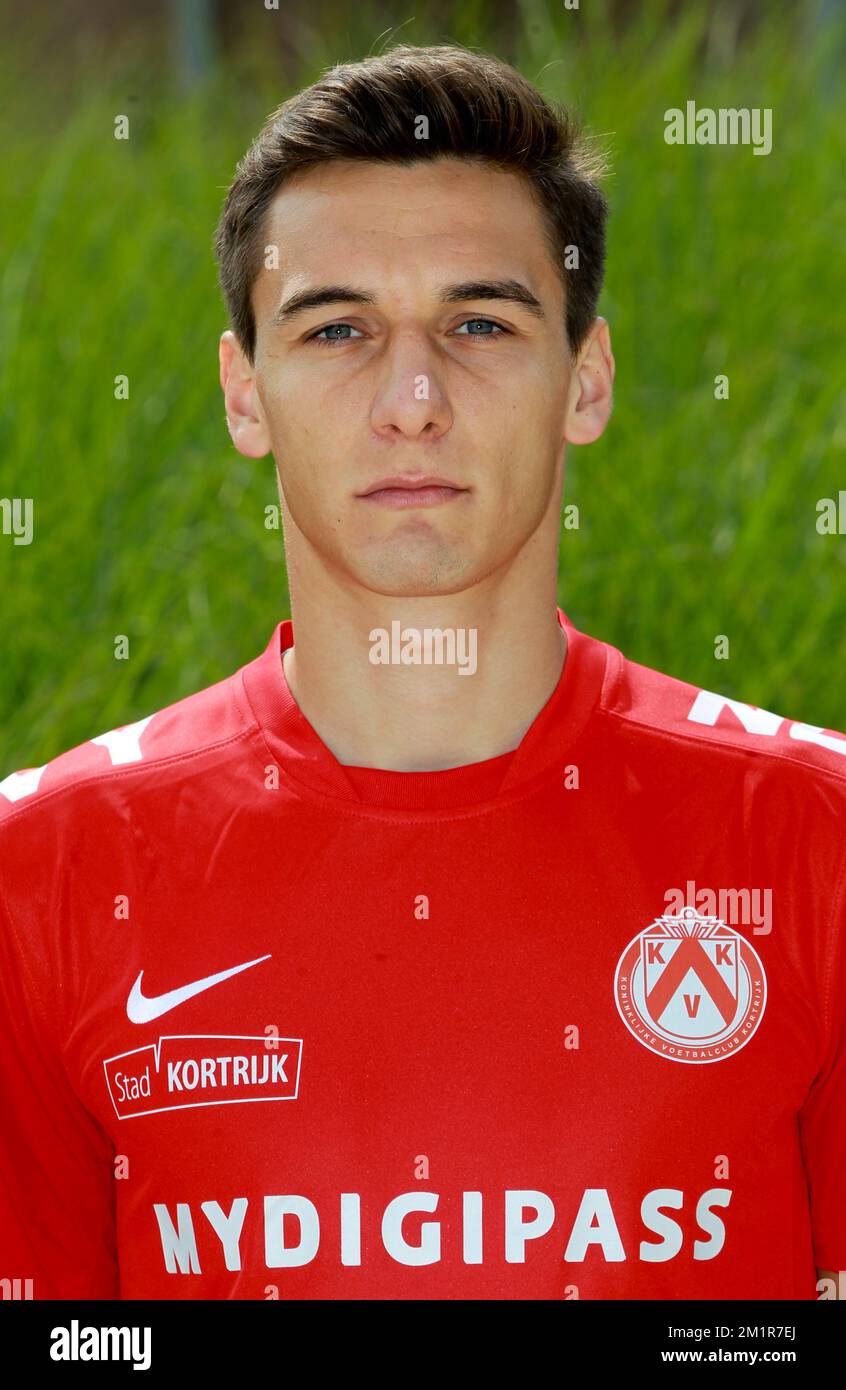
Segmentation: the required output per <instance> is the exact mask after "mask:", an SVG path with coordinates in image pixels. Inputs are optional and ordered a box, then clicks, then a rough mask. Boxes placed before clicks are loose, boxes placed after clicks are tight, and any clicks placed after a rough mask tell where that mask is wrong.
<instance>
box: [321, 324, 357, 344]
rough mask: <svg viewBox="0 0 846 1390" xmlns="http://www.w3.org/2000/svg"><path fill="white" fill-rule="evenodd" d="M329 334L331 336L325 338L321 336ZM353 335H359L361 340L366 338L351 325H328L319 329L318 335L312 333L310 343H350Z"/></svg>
mask: <svg viewBox="0 0 846 1390" xmlns="http://www.w3.org/2000/svg"><path fill="white" fill-rule="evenodd" d="M324 333H328V334H329V335H330V336H329V337H328V338H324V337H322V336H321V335H322V334H324ZM353 333H357V334H358V336H359V337H360V338H362V337H364V334H363V333H361V332H360V331H359V330H358V329H357V328H353V326H352V324H351V323H327V325H326V327H325V328H319V329H318V330H317V332H316V333H312V335H311V338H310V339H309V342H312V343H321V344H327V343H328V344H329V346H330V347H331V345H332V344H333V343H348V342H349V341H350V338H351V336H352V334H353Z"/></svg>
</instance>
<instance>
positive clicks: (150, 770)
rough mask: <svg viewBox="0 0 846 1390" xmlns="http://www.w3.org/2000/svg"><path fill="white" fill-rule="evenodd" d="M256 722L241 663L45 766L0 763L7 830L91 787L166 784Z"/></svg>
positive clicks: (0, 814)
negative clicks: (9, 768) (217, 678)
mask: <svg viewBox="0 0 846 1390" xmlns="http://www.w3.org/2000/svg"><path fill="white" fill-rule="evenodd" d="M253 728H254V721H253V719H252V714H251V711H250V707H249V704H248V702H247V699H246V695H245V693H244V691H243V686H242V682H241V672H240V671H236V672H235V673H234V674H232V675H230V676H227V677H226V678H225V679H223V680H221V681H218V682H216V683H215V684H214V685H210V686H208V687H206V688H205V689H204V690H199V691H196V692H194V693H193V694H191V695H187V696H185V697H184V698H183V699H180V700H177V701H175V702H174V703H173V704H170V705H167V706H165V707H164V708H162V709H160V710H156V711H154V712H153V713H152V714H147V715H145V716H144V717H143V718H141V719H136V720H133V721H132V722H130V723H128V724H122V725H119V726H118V727H116V728H114V729H109V730H106V731H105V732H104V733H100V734H95V735H94V736H93V737H92V738H89V739H86V740H84V741H83V742H82V743H79V744H77V745H76V746H75V747H72V748H69V749H68V750H67V751H66V752H63V753H60V754H59V755H58V756H57V757H55V758H53V759H51V760H50V761H48V762H45V763H43V764H41V765H40V766H36V767H27V768H21V769H19V770H17V771H11V772H8V773H7V774H6V775H5V776H3V774H2V771H0V831H3V830H6V829H7V828H9V827H10V826H11V825H13V824H16V823H17V824H20V823H26V822H29V821H31V820H32V819H33V817H35V820H36V821H37V822H39V823H43V814H44V813H45V812H47V810H48V808H53V809H55V810H56V811H59V810H60V808H61V807H62V806H63V805H65V804H66V803H67V802H68V801H69V800H70V801H72V802H74V803H79V802H80V800H81V799H84V798H85V793H86V790H87V789H91V790H93V791H95V792H96V793H97V795H98V797H99V798H100V799H101V800H102V798H103V796H105V797H106V799H108V798H109V796H110V795H111V794H114V796H115V798H116V799H120V798H122V796H123V795H124V793H125V792H127V791H129V790H130V789H135V790H138V788H139V787H141V788H143V787H144V786H146V785H149V784H151V783H152V784H155V785H160V784H161V783H162V781H165V782H166V781H167V779H168V774H169V772H171V771H177V772H178V770H179V769H180V768H181V767H182V766H183V765H184V764H186V763H188V762H193V761H194V760H197V759H202V758H212V759H214V757H215V756H225V752H226V750H227V748H229V747H231V746H232V745H233V744H237V742H238V741H239V740H241V739H244V738H246V737H248V736H249V735H250V733H251V732H252V730H253Z"/></svg>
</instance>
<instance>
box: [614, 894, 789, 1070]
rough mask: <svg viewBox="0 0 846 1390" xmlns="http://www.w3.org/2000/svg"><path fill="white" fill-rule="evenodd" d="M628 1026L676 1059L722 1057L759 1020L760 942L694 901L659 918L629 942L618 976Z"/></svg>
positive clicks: (762, 992) (762, 984)
mask: <svg viewBox="0 0 846 1390" xmlns="http://www.w3.org/2000/svg"><path fill="white" fill-rule="evenodd" d="M614 997H615V1000H616V1003H617V1009H618V1010H619V1013H620V1017H621V1018H622V1020H623V1022H624V1023H625V1025H626V1027H627V1028H628V1029H629V1031H630V1032H631V1033H633V1034H634V1036H635V1037H636V1038H637V1040H638V1042H640V1043H643V1045H644V1047H648V1048H650V1049H651V1050H652V1051H653V1052H657V1053H658V1055H659V1056H660V1057H666V1058H668V1059H669V1060H670V1061H673V1062H701V1063H702V1062H721V1061H724V1060H725V1058H727V1057H731V1056H732V1055H733V1054H734V1053H735V1052H739V1051H740V1049H741V1047H745V1046H746V1044H747V1043H748V1041H749V1039H750V1038H751V1037H752V1035H753V1033H754V1032H755V1030H756V1029H757V1027H758V1024H759V1023H760V1022H761V1019H762V1017H763V1014H764V1006H765V1004H766V999H767V981H766V976H765V975H764V967H763V965H762V963H761V958H760V956H759V955H758V953H757V951H756V950H755V949H754V947H753V946H752V945H751V944H750V943H749V942H748V941H747V940H746V939H745V937H743V936H741V935H740V933H739V932H737V931H735V930H734V928H733V927H730V926H727V925H726V923H725V922H723V921H722V919H721V918H719V917H705V916H703V915H702V914H701V913H699V912H697V911H696V909H695V908H693V907H684V908H682V910H681V911H680V912H678V913H665V914H663V915H662V916H660V917H656V918H655V920H654V922H652V923H651V925H650V926H648V927H646V928H645V929H644V930H643V931H641V932H638V934H637V936H635V937H634V938H633V939H632V940H631V941H630V942H629V944H628V945H627V946H626V948H625V950H624V951H623V953H622V955H621V956H620V960H619V962H618V964H617V970H616V973H615V976H614Z"/></svg>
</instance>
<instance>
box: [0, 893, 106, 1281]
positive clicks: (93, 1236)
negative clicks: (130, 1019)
mask: <svg viewBox="0 0 846 1390" xmlns="http://www.w3.org/2000/svg"><path fill="white" fill-rule="evenodd" d="M26 946H27V943H26V938H25V937H23V936H21V937H18V936H16V935H15V931H14V928H13V926H12V922H11V918H10V916H9V913H8V910H7V908H6V905H5V902H4V900H3V896H2V890H0V1277H2V1278H4V1279H9V1280H10V1281H11V1280H20V1281H21V1289H22V1290H25V1289H26V1281H28V1280H31V1281H32V1285H31V1289H32V1297H33V1298H34V1299H49V1298H60V1299H70V1298H89V1299H114V1298H118V1297H119V1296H120V1295H119V1284H120V1281H119V1272H118V1263H117V1253H116V1238H115V1216H114V1168H113V1161H114V1153H113V1149H112V1145H111V1142H110V1140H109V1137H108V1135H107V1134H106V1133H105V1131H104V1130H103V1129H102V1127H101V1126H100V1125H99V1124H98V1123H97V1122H96V1120H95V1119H94V1117H93V1116H92V1115H91V1114H90V1112H89V1111H88V1110H87V1109H86V1108H85V1106H84V1105H83V1104H82V1102H81V1101H80V1099H79V1097H78V1096H77V1095H76V1093H75V1091H74V1089H73V1087H72V1085H71V1083H70V1080H69V1078H68V1076H67V1073H66V1071H65V1068H64V1065H63V1061H62V1057H61V1054H60V1049H59V1046H58V1040H57V1039H56V1038H55V1037H54V1036H53V1034H52V1032H51V1030H50V1027H49V1023H48V1019H49V997H50V986H51V984H52V988H53V989H55V985H56V982H55V981H53V982H48V979H47V974H48V972H47V970H46V962H44V961H43V960H41V961H39V960H37V959H36V956H37V952H36V951H35V950H34V948H32V947H31V948H30V949H29V950H27V949H26ZM22 1296H26V1294H22Z"/></svg>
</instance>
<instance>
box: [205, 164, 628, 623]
mask: <svg viewBox="0 0 846 1390" xmlns="http://www.w3.org/2000/svg"><path fill="white" fill-rule="evenodd" d="M261 241H262V246H263V247H264V246H275V247H278V248H279V252H278V263H279V269H263V270H262V272H261V274H260V276H259V278H258V279H257V281H256V283H255V285H254V287H253V295H252V302H253V307H254V312H255V319H256V332H257V340H256V356H255V364H254V370H250V368H249V364H247V363H246V359H245V358H244V357H243V355H242V354H241V353H240V350H239V349H238V346H237V341H236V340H235V339H234V337H233V335H232V334H225V335H224V340H226V342H225V343H222V346H221V364H222V380H223V382H224V386H225V390H226V397H227V412H228V416H229V422H230V429H231V431H232V436H233V439H234V442H235V444H236V446H237V447H238V448H240V449H241V450H242V452H244V453H246V454H249V455H252V456H261V455H262V454H264V453H266V452H267V450H268V449H272V452H273V455H274V458H275V460H276V465H277V469H278V472H279V478H280V486H281V492H282V495H283V507H284V511H285V534H286V545H287V546H288V548H289V550H290V549H291V546H292V526H293V528H294V531H293V535H294V536H295V537H296V544H297V546H299V547H300V555H301V556H302V554H303V548H304V549H305V550H308V549H309V548H310V549H311V551H312V552H313V555H314V556H316V557H318V559H319V561H320V562H322V564H323V565H324V566H329V567H330V568H331V569H333V570H334V571H335V572H336V573H337V574H338V575H339V576H342V577H343V578H344V580H345V581H346V582H357V583H358V584H360V585H362V586H363V587H364V588H366V589H368V590H371V591H375V592H378V593H382V594H391V595H406V596H411V595H418V594H419V595H423V594H435V593H454V592H457V591H460V590H463V589H466V588H469V587H470V586H471V585H473V584H474V583H477V582H479V581H480V580H482V579H484V578H486V577H487V576H488V575H490V574H492V573H494V572H495V571H496V570H498V569H502V568H504V567H506V566H508V565H509V563H510V562H511V561H512V559H513V557H514V556H515V555H516V554H517V553H518V552H520V551H521V550H522V549H523V547H525V546H526V544H527V542H528V541H529V539H530V538H531V537H532V536H533V535H534V534H535V532H536V531H537V530H538V528H539V527H540V526H541V524H542V523H543V522H544V520H545V519H546V521H547V527H548V530H549V534H550V535H551V536H554V538H555V543H556V544H557V537H558V527H559V517H558V511H559V509H560V483H561V469H562V463H563V449H564V443H565V440H566V439H567V438H570V439H574V440H575V442H580V443H581V442H588V440H589V439H591V438H595V437H596V435H597V434H598V433H601V429H602V427H603V426H604V423H605V419H606V418H607V413H608V408H610V378H612V377H613V358H611V356H610V347H608V345H607V325H605V324H604V321H603V320H599V319H598V320H596V321H595V323H594V328H593V331H592V335H591V340H590V346H589V349H588V350H587V351H586V352H583V354H582V359H583V360H584V361H585V364H586V365H585V368H584V372H583V374H582V377H581V379H580V374H579V372H578V371H576V372H575V373H574V372H573V369H572V364H571V362H570V357H569V352H568V345H567V341H566V334H565V326H564V290H563V286H562V282H561V279H560V277H559V275H558V273H557V271H556V266H555V263H554V261H553V259H552V255H551V252H550V248H549V245H548V242H547V239H546V236H545V228H544V224H543V220H542V217H541V213H540V210H539V208H538V206H537V204H536V202H535V200H534V197H533V196H532V194H531V191H530V188H529V186H528V184H527V183H526V182H525V181H524V180H523V179H522V178H521V177H520V176H518V175H515V174H512V173H506V172H503V171H502V170H499V169H496V168H494V167H493V166H485V165H479V164H473V163H470V162H469V161H465V160H456V159H442V160H437V161H432V162H423V163H419V164H414V165H404V166H391V165H386V164H378V163H356V162H340V161H335V162H333V163H331V164H327V165H324V166H321V167H320V168H318V169H316V170H312V171H309V172H308V173H306V174H303V175H300V176H298V177H297V178H296V179H295V180H293V181H292V182H291V183H289V184H287V185H286V186H285V187H284V188H283V189H282V190H281V191H280V192H279V194H278V195H277V196H276V198H275V199H274V201H273V202H272V203H271V205H270V207H269V208H268V213H267V216H266V219H265V222H264V225H263V228H262V236H261ZM491 285H497V286H500V287H506V288H505V289H503V290H502V292H503V293H507V292H508V290H509V288H510V287H514V293H515V294H516V295H517V299H514V298H510V299H509V298H497V297H495V296H494V292H493V291H492V290H491V289H490V288H489V287H490V286H491ZM486 286H488V288H487V289H486V288H485V287H486ZM325 290H330V291H331V302H327V303H323V304H319V305H312V306H311V307H305V308H299V309H297V310H296V311H295V304H296V301H297V300H299V299H301V297H302V296H303V295H308V294H312V293H314V292H317V291H325ZM353 294H356V295H361V296H363V297H365V298H366V302H356V301H355V300H354V299H353V298H352V295H353ZM295 297H296V298H295ZM521 299H522V300H524V301H526V302H519V300H521ZM603 363H604V364H605V366H604V368H603V366H602V364H603ZM597 371H598V372H599V376H600V377H602V376H603V371H604V376H605V378H606V385H607V392H605V393H604V394H603V391H602V390H600V391H597V387H596V384H595V378H596V374H597ZM609 372H610V377H609ZM588 380H591V381H592V382H593V383H594V384H593V386H592V387H591V388H590V389H587V390H586V389H585V384H586V382H587V381H588ZM606 396H607V400H606ZM597 401H599V405H598V406H597ZM603 402H604V403H605V404H604V405H603ZM427 475H434V476H436V477H437V478H438V479H442V480H444V481H445V482H446V483H448V484H451V485H452V487H453V491H451V492H445V493H441V494H439V495H438V497H437V498H435V499H433V502H434V504H433V505H428V506H422V505H419V504H415V505H405V504H402V499H399V498H398V497H397V494H396V493H394V494H393V503H394V504H393V505H387V504H388V503H389V502H390V501H391V500H392V499H391V495H390V494H389V493H387V492H382V493H381V494H380V495H377V496H370V497H367V496H365V495H364V494H366V493H367V491H368V490H369V489H372V488H373V487H374V486H375V485H376V484H377V483H379V482H380V481H382V480H384V479H386V478H392V477H396V476H401V477H403V478H419V477H424V476H427ZM430 497H431V494H430ZM412 500H413V498H412ZM407 501H408V499H406V502H407ZM398 503H399V505H398ZM297 533H299V534H297ZM301 538H302V540H301Z"/></svg>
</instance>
